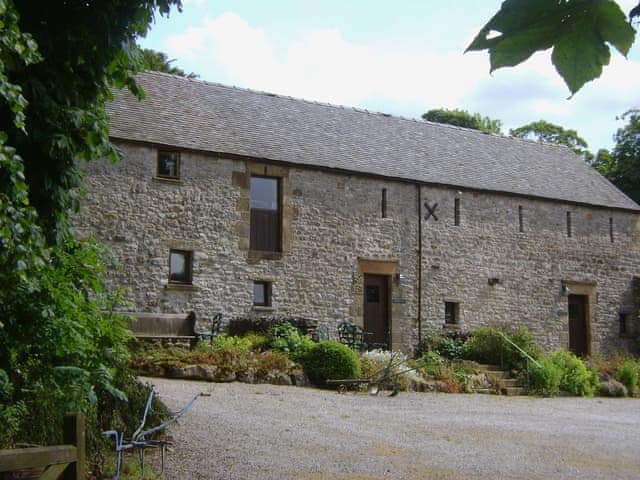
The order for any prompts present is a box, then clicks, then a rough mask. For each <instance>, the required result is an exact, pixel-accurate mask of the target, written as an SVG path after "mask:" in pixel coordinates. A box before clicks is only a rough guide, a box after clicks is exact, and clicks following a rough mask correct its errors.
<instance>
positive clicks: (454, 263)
mask: <svg viewBox="0 0 640 480" xmlns="http://www.w3.org/2000/svg"><path fill="white" fill-rule="evenodd" d="M119 146H120V148H121V149H122V150H123V152H124V153H125V159H124V161H123V162H120V163H119V164H116V165H113V164H111V163H108V162H95V163H91V164H87V165H85V166H84V167H83V168H84V169H85V172H86V173H85V180H86V183H87V190H88V192H89V193H88V195H87V198H86V199H85V202H84V204H83V210H82V212H81V214H80V216H79V217H77V218H76V225H77V228H76V229H77V231H78V232H79V233H80V234H81V235H84V236H88V235H89V234H93V235H95V236H96V237H97V238H98V239H101V240H104V241H106V242H107V244H108V245H109V246H110V247H111V248H112V249H113V250H114V251H115V252H116V253H117V255H118V257H119V259H120V262H121V264H122V271H121V272H120V273H117V274H114V275H113V277H112V278H113V281H114V282H116V283H120V284H123V285H125V286H127V287H129V288H130V289H131V292H130V298H131V300H132V301H133V302H134V303H135V305H136V307H137V309H138V310H139V311H149V312H165V313H173V312H175V313H180V312H187V311H190V310H194V311H195V312H196V313H197V315H198V318H200V319H203V320H204V322H203V324H202V325H203V328H206V327H204V325H207V322H206V320H207V319H208V318H211V317H212V316H213V315H214V314H215V313H216V312H218V311H222V312H224V314H225V318H227V319H228V318H231V317H233V316H252V315H253V316H270V315H283V316H302V317H308V318H313V319H316V320H318V321H319V322H321V323H326V324H327V325H328V326H329V327H330V329H332V330H333V331H335V326H336V325H337V323H338V322H339V321H342V320H345V319H349V320H352V321H354V322H356V323H359V324H362V321H363V320H362V310H363V275H364V274H365V273H371V272H367V271H363V268H365V269H366V268H367V267H363V265H375V264H376V261H377V262H379V263H380V265H390V266H391V267H392V268H393V271H394V272H395V273H399V274H400V275H401V278H400V279H396V277H395V276H394V277H393V279H392V281H391V290H392V292H391V293H392V294H391V300H392V304H391V305H392V307H391V310H392V342H393V346H394V348H403V349H404V350H406V351H410V350H411V348H412V347H413V346H415V344H416V342H417V341H418V317H419V315H418V298H417V297H418V290H419V289H418V269H419V265H418V263H419V257H418V255H417V252H418V231H419V230H418V229H419V225H418V217H419V215H418V196H417V195H418V187H417V186H416V185H414V184H410V183H402V182H397V181H392V180H388V179H375V178H369V177H363V176H357V175H346V174H338V173H330V172H325V171H319V170H312V169H306V168H297V167H296V168H294V167H281V166H279V167H276V166H273V165H266V164H262V163H260V162H257V161H252V162H247V161H243V160H234V159H223V158H218V157H215V156H212V155H205V154H201V153H190V152H182V154H181V175H180V176H181V178H180V181H168V180H162V179H158V178H155V171H156V149H155V148H152V147H150V146H144V145H135V144H131V143H121V144H120V145H119ZM265 167H266V168H267V169H268V171H267V173H268V174H269V175H274V176H278V177H280V178H282V199H283V217H284V218H283V225H284V228H283V252H282V254H279V255H275V256H272V257H268V256H267V257H263V256H260V255H255V252H251V251H250V250H249V249H248V236H247V235H248V229H249V225H248V223H249V222H248V218H249V217H248V212H249V210H248V209H249V201H248V198H249V197H248V180H247V179H248V178H249V176H250V174H251V173H252V172H253V173H255V172H258V171H262V172H264V168H265ZM261 169H262V170H261ZM382 189H386V192H387V193H386V196H387V202H388V208H387V216H386V218H382V212H381V197H382ZM420 190H421V198H422V203H423V204H424V203H425V202H426V203H428V204H429V205H430V206H431V205H433V203H435V202H437V203H438V207H437V209H436V215H437V217H438V220H437V221H435V219H434V218H433V216H432V217H430V218H429V219H428V220H425V221H423V222H422V250H423V259H422V312H421V318H422V329H423V331H428V330H429V329H438V330H440V329H442V327H443V323H444V302H445V301H450V302H457V303H459V308H460V323H459V325H457V328H463V329H471V328H475V327H477V326H479V325H485V324H488V323H497V322H509V323H513V324H516V323H524V324H526V325H527V327H529V328H530V329H531V330H532V331H533V332H534V333H535V334H536V337H537V338H538V339H539V340H540V341H541V342H542V343H543V344H544V345H545V347H547V348H549V349H551V348H557V347H561V346H565V347H566V346H567V342H568V324H567V297H566V296H563V294H562V285H563V284H565V285H569V284H571V285H588V286H592V287H594V289H593V291H594V292H595V293H594V294H593V295H592V296H593V298H592V299H591V301H592V304H593V305H592V309H591V310H592V311H591V323H590V328H591V339H592V348H593V351H602V352H604V353H609V352H611V351H612V350H613V349H616V348H635V343H634V342H635V339H633V338H631V339H630V338H621V337H620V336H619V331H618V328H619V327H618V322H617V316H618V312H619V311H620V309H621V308H625V309H629V310H631V309H632V310H633V312H634V318H635V312H636V310H637V309H636V305H635V302H634V298H635V296H634V295H633V291H632V290H633V288H634V284H633V278H634V277H636V276H640V268H639V265H640V260H639V257H638V250H639V248H638V233H637V224H636V223H637V216H635V215H633V214H630V213H626V212H619V211H610V210H605V209H589V208H585V207H576V206H570V205H566V204H562V203H559V202H550V201H543V200H535V199H526V198H522V197H512V196H506V195H499V194H490V193H484V192H472V191H458V190H455V189H450V188H438V187H428V186H422V187H420ZM455 198H458V199H459V202H460V203H459V205H460V215H459V217H460V218H459V219H460V225H458V226H456V225H454V202H455ZM518 207H522V218H523V222H522V229H523V231H522V232H520V226H519V208H518ZM567 211H571V223H572V236H571V238H569V237H568V236H567V229H566V212H567ZM422 214H423V216H426V214H428V212H427V210H426V208H425V207H424V206H423V207H422ZM610 218H612V219H613V242H612V241H611V238H610V232H609V219H610ZM170 248H177V249H185V250H193V252H194V263H193V285H185V286H176V285H172V284H170V283H169V282H168V281H167V279H168V260H169V249H170ZM490 278H491V279H497V281H498V283H496V284H495V285H489V281H488V280H489V279H490ZM254 281H270V282H272V283H273V305H272V307H270V308H269V307H255V306H253V304H252V303H253V302H252V298H253V297H252V295H253V292H252V287H253V282H254ZM563 282H564V283H563Z"/></svg>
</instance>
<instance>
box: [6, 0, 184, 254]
mask: <svg viewBox="0 0 640 480" xmlns="http://www.w3.org/2000/svg"><path fill="white" fill-rule="evenodd" d="M172 5H178V6H179V5H180V3H179V1H178V0H144V1H140V2H129V1H126V0H111V1H109V2H98V3H96V2H68V1H64V0H51V1H47V2H18V3H13V2H11V1H8V0H1V1H0V15H1V16H2V18H1V20H2V23H3V24H6V25H8V26H9V28H8V29H7V28H4V27H3V29H2V33H1V35H2V41H1V42H0V61H1V62H0V79H1V80H2V81H1V82H0V84H1V85H2V88H1V89H0V91H1V92H2V96H3V97H4V99H5V101H7V103H8V105H7V106H8V107H9V108H3V109H2V111H1V113H0V131H2V132H4V133H5V134H6V144H8V145H11V146H12V147H13V148H15V150H16V153H17V154H18V155H19V157H20V158H21V159H22V162H23V164H24V174H25V179H26V183H27V185H28V187H29V199H30V203H31V205H32V206H33V207H34V208H35V209H36V211H37V212H38V215H39V218H40V222H41V226H42V227H43V229H44V232H45V234H46V236H47V239H48V241H49V243H51V244H54V243H60V242H62V241H63V240H64V238H65V237H66V236H68V235H69V232H68V228H67V225H66V220H67V215H68V212H69V211H73V210H74V209H77V207H78V192H81V189H80V187H81V175H80V172H79V170H78V168H77V167H76V165H75V162H76V161H77V160H79V159H82V160H90V159H94V158H98V157H102V156H107V157H109V158H111V159H112V160H115V159H117V158H118V157H119V153H118V151H117V150H116V148H115V147H114V146H113V145H111V144H110V143H109V136H108V124H107V118H106V115H105V111H104V103H105V101H106V100H107V99H109V98H110V97H111V91H110V88H111V87H112V86H115V87H119V88H120V87H125V86H126V87H128V88H129V89H130V90H131V91H132V92H133V93H135V94H136V95H138V96H142V94H143V92H142V90H141V89H140V88H139V87H138V86H137V85H136V83H135V80H134V77H133V75H134V74H135V72H136V71H137V70H139V69H140V67H141V64H140V58H139V56H138V54H137V48H136V45H135V39H136V37H137V36H139V35H144V34H145V33H146V31H147V29H148V26H149V23H150V22H151V21H152V20H153V18H154V14H155V12H156V11H158V12H160V14H168V12H169V9H170V7H171V6H172Z"/></svg>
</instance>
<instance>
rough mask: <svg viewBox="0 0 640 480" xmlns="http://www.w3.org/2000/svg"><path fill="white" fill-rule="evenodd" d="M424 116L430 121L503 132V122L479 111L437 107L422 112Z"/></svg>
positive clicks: (487, 131) (486, 131)
mask: <svg viewBox="0 0 640 480" xmlns="http://www.w3.org/2000/svg"><path fill="white" fill-rule="evenodd" d="M422 118H423V119H424V120H427V121H429V122H436V123H446V124H448V125H455V126H458V127H464V128H471V129H473V130H480V131H481V132H485V133H496V134H500V133H502V122H501V121H500V120H494V119H493V118H489V117H483V116H482V115H480V114H479V113H473V114H472V113H469V112H467V111H466V110H460V109H457V108H456V109H447V108H436V109H433V110H429V111H428V112H426V113H423V114H422Z"/></svg>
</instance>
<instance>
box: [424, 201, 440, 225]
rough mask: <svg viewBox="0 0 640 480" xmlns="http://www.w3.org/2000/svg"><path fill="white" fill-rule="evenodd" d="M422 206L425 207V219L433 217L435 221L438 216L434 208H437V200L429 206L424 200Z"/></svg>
mask: <svg viewBox="0 0 640 480" xmlns="http://www.w3.org/2000/svg"><path fill="white" fill-rule="evenodd" d="M424 207H425V208H426V209H427V214H426V215H425V216H424V219H425V221H426V220H429V218H431V217H433V219H434V220H435V221H436V222H437V221H438V216H437V215H436V208H438V202H433V205H431V206H430V205H429V202H424Z"/></svg>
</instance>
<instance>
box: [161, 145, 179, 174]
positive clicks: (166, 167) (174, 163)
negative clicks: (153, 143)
mask: <svg viewBox="0 0 640 480" xmlns="http://www.w3.org/2000/svg"><path fill="white" fill-rule="evenodd" d="M156 175H157V176H158V177H160V178H172V179H174V180H178V179H179V178H180V153H179V152H171V151H166V150H158V170H157V172H156Z"/></svg>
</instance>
